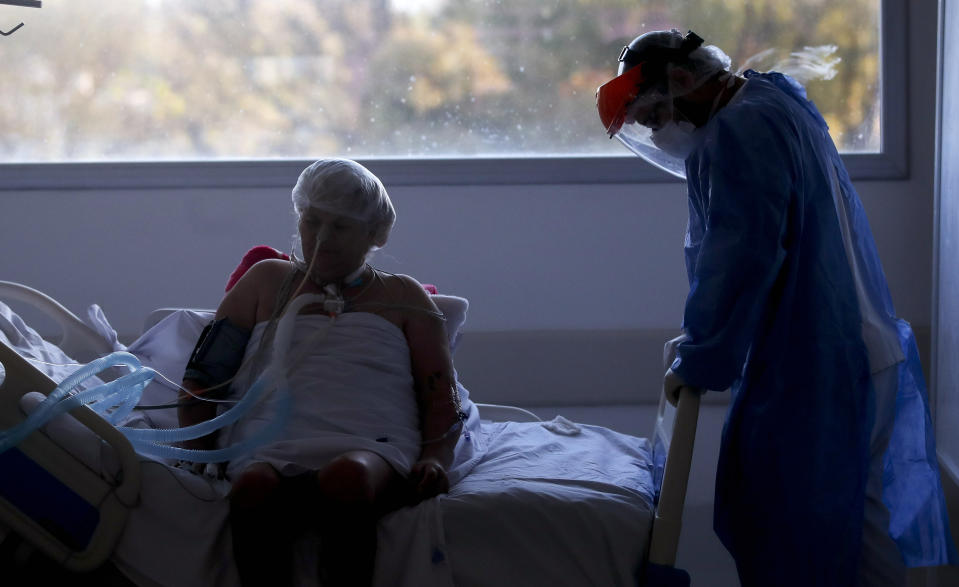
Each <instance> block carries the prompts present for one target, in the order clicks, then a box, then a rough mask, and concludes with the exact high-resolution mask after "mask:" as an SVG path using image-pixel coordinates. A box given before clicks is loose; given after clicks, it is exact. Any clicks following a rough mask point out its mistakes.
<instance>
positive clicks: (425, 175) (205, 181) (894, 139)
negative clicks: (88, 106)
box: [0, 0, 909, 191]
mask: <svg viewBox="0 0 959 587" xmlns="http://www.w3.org/2000/svg"><path fill="white" fill-rule="evenodd" d="M906 17H907V4H906V0H883V1H882V2H881V4H880V45H879V52H880V62H881V64H882V65H881V70H880V76H881V85H882V102H883V109H882V121H881V124H882V130H881V136H882V147H881V149H882V150H881V152H879V153H849V154H845V155H843V156H842V158H843V161H844V162H845V164H846V167H847V169H848V171H849V175H850V177H851V178H852V179H854V180H886V179H907V178H908V177H909V168H908V160H907V153H908V148H907V147H908V145H907V141H908V132H907V130H908V129H907V115H908V111H907V103H906V91H907V87H906V62H907V57H908V53H907V49H908V48H907V33H906V27H904V26H902V23H904V22H907V20H906ZM357 160H358V161H359V162H361V163H362V164H363V165H366V166H367V167H369V168H370V170H371V171H373V172H374V173H376V174H377V175H378V176H379V177H380V179H381V180H383V182H384V183H385V184H386V185H387V186H458V185H464V186H465V185H556V184H610V183H621V184H633V183H635V184H642V183H672V182H677V181H680V180H678V179H677V178H675V177H673V176H671V175H669V174H667V173H666V172H663V171H661V170H659V169H656V168H654V167H653V166H652V165H649V164H647V163H646V162H644V161H642V160H638V159H637V158H636V157H635V156H633V155H631V154H629V153H628V151H627V150H626V149H625V148H624V149H623V154H622V155H608V156H607V155H596V156H590V155H556V156H549V155H537V156H530V157H525V156H501V157H500V156H491V157H443V158H413V157H410V158H370V159H367V158H357ZM310 162H312V160H311V159H224V160H183V161H167V160H157V161H128V162H127V161H103V162H55V163H0V178H2V179H0V191H29V190H73V189H191V188H275V187H283V188H288V187H289V186H290V185H291V181H292V180H291V178H293V179H295V178H296V177H297V175H298V174H299V172H300V171H301V170H302V169H303V168H304V167H305V166H306V165H308V164H309V163H310Z"/></svg>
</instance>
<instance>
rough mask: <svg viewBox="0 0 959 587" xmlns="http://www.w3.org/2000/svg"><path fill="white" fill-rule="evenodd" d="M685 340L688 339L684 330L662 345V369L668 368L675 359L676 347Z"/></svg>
mask: <svg viewBox="0 0 959 587" xmlns="http://www.w3.org/2000/svg"><path fill="white" fill-rule="evenodd" d="M687 340H689V335H688V334H686V333H685V332H684V333H682V334H680V335H679V336H677V337H676V338H674V339H672V340H669V341H667V342H666V344H665V345H664V346H663V369H669V368H670V367H672V366H673V361H675V360H676V348H677V347H678V346H679V345H680V344H682V343H684V342H686V341H687Z"/></svg>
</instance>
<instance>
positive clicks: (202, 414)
mask: <svg viewBox="0 0 959 587" xmlns="http://www.w3.org/2000/svg"><path fill="white" fill-rule="evenodd" d="M264 268H265V266H264V267H259V268H258V267H257V266H254V267H253V268H251V269H250V270H249V271H248V272H247V273H246V274H245V275H244V276H243V278H241V279H240V280H239V281H238V282H237V283H236V284H235V286H234V287H233V288H232V289H230V291H229V292H228V293H227V294H226V296H225V297H224V298H223V301H222V302H220V306H219V308H218V309H217V312H216V316H215V318H214V323H216V322H217V321H219V320H224V319H226V320H228V323H227V325H220V328H221V329H223V330H229V331H230V332H231V333H232V336H233V337H234V340H233V342H232V345H231V346H230V347H229V348H230V349H231V354H232V355H234V356H238V357H239V358H242V355H243V352H244V351H245V342H246V339H248V338H249V330H250V329H251V328H252V327H253V324H254V323H255V320H256V309H257V305H258V302H259V295H260V292H261V290H262V286H261V283H262V281H263V275H262V274H263V273H264V271H263V269H264ZM211 326H212V324H211ZM244 331H245V332H246V334H245V335H244V334H243V332H244ZM237 333H240V334H237ZM204 336H210V337H212V336H218V337H221V338H220V339H218V340H222V337H226V335H221V334H216V335H214V331H213V330H212V329H211V327H208V328H207V330H205V331H204V335H201V340H202V339H203V337H204ZM237 336H239V339H236V337H237ZM244 336H245V338H243V337H244ZM217 344H221V345H222V343H219V342H218V343H217ZM233 347H237V348H235V349H234V348H233ZM241 347H242V348H241ZM198 348H199V346H198ZM220 354H222V353H220ZM191 362H192V359H191ZM237 362H238V361H237ZM230 363H231V361H220V360H215V361H214V362H213V363H212V364H216V365H217V366H218V367H219V369H217V370H223V368H222V367H221V365H224V364H230ZM188 367H189V366H188ZM229 371H232V372H233V373H229V372H227V374H226V375H225V376H222V377H218V379H219V378H226V377H230V376H232V375H233V374H235V369H233V368H232V366H231V368H230V369H229ZM191 373H192V374H196V375H197V376H198V377H201V376H202V377H206V375H205V374H203V373H202V372H198V371H191V370H190V369H189V368H188V369H187V372H186V374H185V375H184V379H183V382H182V383H181V387H182V388H183V390H181V391H180V393H179V394H178V396H177V400H178V404H179V406H178V407H177V418H178V420H179V424H180V426H181V427H185V426H192V425H195V424H199V423H202V422H205V421H207V420H210V419H212V418H214V417H215V416H216V407H217V404H216V403H215V402H210V401H203V399H198V398H203V397H204V396H206V397H217V396H220V395H222V394H223V392H224V391H225V390H226V388H227V386H228V383H224V382H220V381H214V382H212V383H211V381H201V380H199V379H194V378H191V377H190V375H191ZM215 440H216V433H212V434H208V435H206V436H204V437H202V438H196V439H192V440H186V441H183V442H182V443H181V444H182V446H183V447H184V448H189V449H196V450H208V449H212V448H214V447H215Z"/></svg>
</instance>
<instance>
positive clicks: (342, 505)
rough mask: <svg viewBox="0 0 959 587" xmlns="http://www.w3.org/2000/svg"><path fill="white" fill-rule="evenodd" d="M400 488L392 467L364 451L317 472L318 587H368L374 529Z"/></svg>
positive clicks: (397, 503) (400, 495)
mask: <svg viewBox="0 0 959 587" xmlns="http://www.w3.org/2000/svg"><path fill="white" fill-rule="evenodd" d="M403 486H404V485H403V480H402V478H401V477H400V476H399V474H398V473H397V472H396V471H395V470H394V469H393V467H391V466H390V465H389V464H388V463H387V462H386V461H385V460H383V458H382V457H380V456H378V455H376V454H374V453H371V452H366V451H354V452H349V453H346V454H343V455H341V456H339V457H337V458H336V459H335V460H333V461H332V462H330V463H329V464H328V465H326V466H325V467H323V468H322V469H320V470H319V471H318V472H317V474H316V488H317V490H318V491H319V494H320V497H321V504H322V507H321V510H320V512H319V514H320V517H319V519H318V520H317V527H318V529H319V531H320V533H321V536H322V541H323V552H322V553H321V563H322V565H323V568H322V569H321V576H322V577H323V581H324V582H323V585H324V587H325V586H326V585H330V586H334V587H339V586H343V585H350V586H360V585H362V586H367V585H370V584H371V583H372V580H373V563H374V560H375V558H376V523H377V521H378V520H379V518H380V517H381V516H382V515H383V514H385V513H387V512H389V511H391V510H393V509H396V508H397V507H399V506H400V505H401V504H402V498H403V491H402V488H403Z"/></svg>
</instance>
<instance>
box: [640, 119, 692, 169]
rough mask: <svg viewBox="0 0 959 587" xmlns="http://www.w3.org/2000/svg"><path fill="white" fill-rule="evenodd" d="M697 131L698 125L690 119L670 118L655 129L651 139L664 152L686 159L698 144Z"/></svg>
mask: <svg viewBox="0 0 959 587" xmlns="http://www.w3.org/2000/svg"><path fill="white" fill-rule="evenodd" d="M695 132H696V125H694V124H693V123H691V122H689V121H686V120H681V121H679V122H676V121H673V120H670V121H669V122H667V123H666V124H665V125H663V127H662V128H660V129H659V130H657V131H653V133H652V134H651V135H650V139H651V140H652V141H653V144H654V145H656V148H658V149H660V150H661V151H663V152H664V153H667V154H669V155H672V156H673V157H677V158H679V159H683V160H685V159H686V157H688V156H689V154H690V153H692V151H693V147H694V146H695V145H696V137H695V135H694V134H693V133H695Z"/></svg>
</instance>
